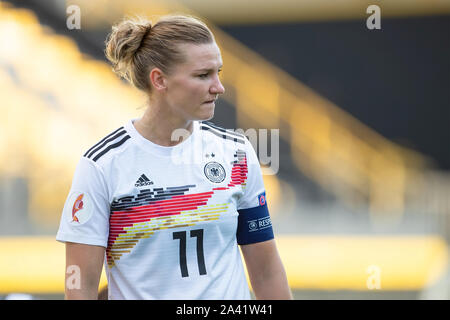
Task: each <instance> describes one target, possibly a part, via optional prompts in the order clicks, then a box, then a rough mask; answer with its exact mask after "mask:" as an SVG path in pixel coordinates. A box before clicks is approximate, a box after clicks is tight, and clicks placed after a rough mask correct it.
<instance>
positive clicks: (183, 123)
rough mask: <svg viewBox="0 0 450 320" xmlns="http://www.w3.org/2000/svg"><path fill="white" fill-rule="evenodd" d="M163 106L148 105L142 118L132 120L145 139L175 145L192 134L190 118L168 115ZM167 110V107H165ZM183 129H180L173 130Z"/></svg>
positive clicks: (165, 144)
mask: <svg viewBox="0 0 450 320" xmlns="http://www.w3.org/2000/svg"><path fill="white" fill-rule="evenodd" d="M163 109H164V108H158V107H153V106H149V107H147V110H146V111H145V113H144V115H143V116H142V118H140V119H138V120H136V121H135V122H134V127H135V128H136V130H137V131H138V132H139V133H140V134H141V135H142V136H143V137H144V138H146V139H147V140H150V141H151V142H153V143H155V144H158V145H160V146H165V147H172V146H175V145H177V144H179V143H181V142H183V141H184V140H186V139H187V137H188V136H190V135H191V134H192V131H193V129H194V127H193V122H192V120H186V119H183V118H181V117H176V116H173V115H172V116H170V115H167V114H166V113H165V112H163V111H162V110H163ZM166 110H167V108H166ZM177 129H183V130H181V131H175V130H177Z"/></svg>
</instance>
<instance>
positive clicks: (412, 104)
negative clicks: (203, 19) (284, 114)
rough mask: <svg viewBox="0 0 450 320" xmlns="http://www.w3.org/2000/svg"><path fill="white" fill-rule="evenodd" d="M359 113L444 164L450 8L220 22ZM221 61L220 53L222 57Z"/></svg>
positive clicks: (449, 114) (449, 134) (449, 149)
mask: <svg viewBox="0 0 450 320" xmlns="http://www.w3.org/2000/svg"><path fill="white" fill-rule="evenodd" d="M220 27H221V28H222V29H223V30H224V31H226V32H228V33H229V34H230V35H232V36H233V37H235V38H236V39H238V40H239V41H241V42H243V43H244V44H246V45H247V46H249V47H250V48H251V49H253V50H255V51H257V52H258V53H260V54H261V55H262V56H264V57H266V58H267V59H268V60H270V61H271V62H272V63H274V64H276V65H278V66H279V67H281V68H282V69H283V70H285V71H287V72H288V73H289V74H291V75H292V76H294V77H296V78H297V79H299V80H300V81H302V82H303V83H305V84H306V85H308V86H309V87H310V88H312V89H314V90H315V91H316V92H318V93H319V94H321V95H323V96H325V97H326V98H327V99H329V100H330V101H332V102H333V103H335V104H336V105H338V106H339V107H340V108H342V109H344V110H346V111H348V112H349V113H350V114H352V115H353V116H355V117H356V118H358V119H359V120H360V121H362V122H363V123H365V124H366V125H368V126H369V127H371V128H372V129H374V130H375V131H377V132H379V133H381V134H382V135H383V136H385V137H387V138H388V139H391V140H393V141H395V142H397V143H399V144H401V145H404V146H407V147H409V148H411V149H414V150H417V151H420V152H422V153H424V154H426V155H428V156H429V157H431V158H432V159H434V160H435V162H436V163H435V165H436V167H438V168H441V169H445V170H450V128H449V126H450V16H434V17H414V18H402V19H388V18H383V17H381V28H382V29H381V30H368V29H367V27H366V22H365V20H358V21H341V22H323V23H295V24H277V25H256V26H248V25H247V26H220ZM224 63H226V61H224Z"/></svg>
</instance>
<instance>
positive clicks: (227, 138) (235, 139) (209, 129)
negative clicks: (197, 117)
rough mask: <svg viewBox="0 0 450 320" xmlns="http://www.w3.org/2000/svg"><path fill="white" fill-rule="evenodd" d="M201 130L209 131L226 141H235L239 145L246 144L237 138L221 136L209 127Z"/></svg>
mask: <svg viewBox="0 0 450 320" xmlns="http://www.w3.org/2000/svg"><path fill="white" fill-rule="evenodd" d="M200 129H201V130H206V131H209V132H211V133H212V134H215V135H216V136H218V137H220V138H222V139H225V140H232V141H234V142H239V143H242V144H245V141H244V140H242V139H238V138H236V137H232V136H228V135H226V134H221V133H220V132H217V131H216V130H214V129H213V128H211V127H208V126H201V127H200Z"/></svg>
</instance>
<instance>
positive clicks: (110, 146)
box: [92, 135, 131, 162]
mask: <svg viewBox="0 0 450 320" xmlns="http://www.w3.org/2000/svg"><path fill="white" fill-rule="evenodd" d="M130 138H131V137H130V136H129V135H126V136H125V137H123V139H122V140H120V141H119V142H116V143H114V144H111V145H109V146H108V148H106V149H104V150H103V151H102V152H100V153H99V154H97V155H96V156H95V157H94V159H92V160H93V161H94V162H95V161H97V160H98V159H100V157H101V156H103V155H104V154H105V153H107V152H108V151H109V150H111V149H114V148H117V147H120V146H121V145H122V144H124V142H125V141H127V140H128V139H130Z"/></svg>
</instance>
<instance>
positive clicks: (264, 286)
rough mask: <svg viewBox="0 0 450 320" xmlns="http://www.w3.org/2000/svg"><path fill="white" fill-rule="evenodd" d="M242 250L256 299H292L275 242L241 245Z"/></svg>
mask: <svg viewBox="0 0 450 320" xmlns="http://www.w3.org/2000/svg"><path fill="white" fill-rule="evenodd" d="M241 250H242V254H243V256H244V260H245V264H246V266H247V271H248V275H249V277H250V282H251V284H252V288H253V292H254V293H255V297H256V299H258V300H290V299H292V293H291V290H290V288H289V284H288V281H287V277H286V272H285V271H284V267H283V263H282V262H281V259H280V256H279V254H278V250H277V246H276V243H275V240H269V241H264V242H258V243H253V244H248V245H241Z"/></svg>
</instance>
